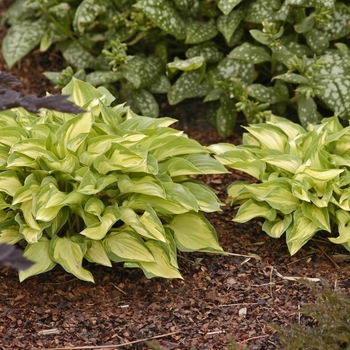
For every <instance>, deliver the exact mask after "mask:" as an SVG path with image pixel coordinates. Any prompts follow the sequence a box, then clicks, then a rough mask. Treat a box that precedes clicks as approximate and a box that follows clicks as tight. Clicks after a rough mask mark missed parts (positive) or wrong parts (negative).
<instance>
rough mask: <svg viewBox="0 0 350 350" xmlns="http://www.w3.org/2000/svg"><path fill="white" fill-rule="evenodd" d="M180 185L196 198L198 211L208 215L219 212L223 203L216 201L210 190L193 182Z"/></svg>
mask: <svg viewBox="0 0 350 350" xmlns="http://www.w3.org/2000/svg"><path fill="white" fill-rule="evenodd" d="M181 184H182V186H185V187H186V188H187V189H188V190H189V191H190V192H191V193H192V194H193V195H194V196H195V197H196V200H197V203H198V206H199V209H200V210H202V211H204V212H208V213H211V212H213V211H220V210H221V209H220V205H223V203H221V202H220V201H219V200H218V198H217V197H216V195H215V193H214V192H213V190H212V189H211V188H209V187H206V186H205V185H203V184H202V183H200V182H195V181H194V180H192V181H186V182H182V183H181Z"/></svg>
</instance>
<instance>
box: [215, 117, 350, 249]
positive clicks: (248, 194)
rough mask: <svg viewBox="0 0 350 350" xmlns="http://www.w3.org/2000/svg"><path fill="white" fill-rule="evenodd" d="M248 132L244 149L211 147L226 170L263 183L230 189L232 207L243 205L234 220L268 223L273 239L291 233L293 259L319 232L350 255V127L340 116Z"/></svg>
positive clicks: (276, 123)
mask: <svg viewBox="0 0 350 350" xmlns="http://www.w3.org/2000/svg"><path fill="white" fill-rule="evenodd" d="M246 129H247V131H248V133H245V134H244V136H243V144H242V145H239V146H235V145H232V144H224V143H223V144H216V145H212V146H210V147H209V148H210V150H211V151H213V152H215V153H216V158H217V159H218V160H220V161H221V162H222V163H223V164H224V165H226V166H228V167H231V168H233V169H237V170H241V171H243V172H245V173H247V174H249V175H251V176H252V177H254V178H255V179H256V180H257V181H258V182H257V183H251V184H250V183H246V182H243V181H238V182H235V183H233V184H231V185H230V187H229V188H228V194H229V197H230V201H231V204H232V205H237V206H239V210H238V212H237V215H236V216H235V217H234V219H233V220H234V221H236V222H241V223H243V222H247V221H249V220H252V219H254V218H262V219H263V221H264V223H263V226H262V229H263V231H265V232H266V233H267V234H268V235H270V236H271V237H274V238H279V237H281V236H282V235H283V234H284V233H285V237H286V242H287V245H288V248H289V251H290V253H291V254H295V253H296V252H297V251H298V250H299V249H300V248H301V247H302V246H303V245H304V244H305V243H306V242H307V241H308V240H310V239H311V238H312V237H313V236H314V235H315V233H316V232H318V231H325V232H328V233H329V240H330V241H331V242H333V243H337V244H342V245H343V246H344V247H345V248H346V249H347V250H349V251H350V230H349V224H350V153H349V147H350V144H349V142H350V127H343V126H342V124H341V123H340V122H339V119H338V117H336V116H334V117H330V118H325V119H323V120H322V123H320V124H315V125H312V124H310V125H309V127H308V128H307V129H304V128H303V127H302V126H301V125H299V124H295V123H293V122H291V121H288V120H287V119H284V118H280V117H276V116H270V117H269V118H268V119H267V122H266V123H260V124H255V125H251V126H249V127H246Z"/></svg>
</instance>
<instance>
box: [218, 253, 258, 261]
mask: <svg viewBox="0 0 350 350" xmlns="http://www.w3.org/2000/svg"><path fill="white" fill-rule="evenodd" d="M225 254H227V255H232V256H241V257H242V258H254V259H256V260H258V261H261V257H260V256H259V255H258V254H253V253H249V255H243V254H235V253H229V252H225Z"/></svg>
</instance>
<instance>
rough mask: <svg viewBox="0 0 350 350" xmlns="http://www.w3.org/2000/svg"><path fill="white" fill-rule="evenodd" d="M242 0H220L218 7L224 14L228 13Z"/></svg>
mask: <svg viewBox="0 0 350 350" xmlns="http://www.w3.org/2000/svg"><path fill="white" fill-rule="evenodd" d="M241 2H242V0H220V1H219V3H218V7H219V9H220V10H221V12H222V13H223V14H224V15H228V14H229V13H230V12H231V11H232V10H233V9H234V8H235V7H236V6H237V5H238V4H239V3H241Z"/></svg>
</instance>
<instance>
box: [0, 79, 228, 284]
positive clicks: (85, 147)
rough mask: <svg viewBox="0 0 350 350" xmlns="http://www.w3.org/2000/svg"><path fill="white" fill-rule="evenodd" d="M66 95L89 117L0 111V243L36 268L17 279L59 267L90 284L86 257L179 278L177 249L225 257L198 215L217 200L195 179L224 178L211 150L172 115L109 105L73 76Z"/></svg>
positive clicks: (214, 207)
mask: <svg viewBox="0 0 350 350" xmlns="http://www.w3.org/2000/svg"><path fill="white" fill-rule="evenodd" d="M63 93H64V94H68V95H70V96H71V100H72V101H73V102H74V103H75V104H77V105H78V106H80V107H81V108H82V109H83V110H85V112H83V113H79V114H73V113H64V112H57V111H52V110H47V109H43V110H41V111H40V113H31V112H28V111H26V110H25V109H23V108H14V109H11V110H5V111H2V112H0V126H1V130H0V134H1V135H0V206H1V208H0V209H1V210H0V243H9V244H15V243H17V242H22V243H23V245H25V251H24V256H25V257H26V258H28V259H30V260H33V261H34V262H35V264H34V265H33V266H32V267H30V268H29V269H27V270H25V271H20V272H19V277H20V280H21V281H23V280H24V279H26V278H27V277H29V276H32V275H35V274H39V273H43V272H46V271H49V270H51V269H52V268H53V267H54V266H55V265H56V264H59V265H61V266H62V267H63V268H64V269H65V270H66V271H68V272H70V273H72V274H74V275H75V276H76V277H78V278H80V279H82V280H85V281H93V276H92V275H91V273H90V272H89V271H88V270H86V269H85V268H84V267H83V259H86V260H87V261H90V262H94V263H97V264H101V265H105V266H111V261H114V262H124V265H125V267H138V268H141V269H142V270H143V271H144V273H145V275H146V276H147V277H149V278H151V277H155V276H157V277H164V278H181V275H180V272H179V270H178V265H177V249H179V250H181V251H203V252H211V253H220V252H222V248H221V247H220V246H219V244H218V240H217V236H216V232H215V230H214V228H213V227H212V226H211V225H210V223H209V222H208V221H207V219H206V218H205V217H204V215H203V214H201V213H200V211H204V212H212V211H218V210H220V205H221V204H222V203H220V201H219V200H218V198H217V197H216V195H215V193H214V192H213V190H212V189H210V188H209V187H207V186H205V185H204V184H202V183H200V182H198V181H196V180H195V179H193V175H197V174H210V173H225V172H226V169H225V168H224V166H223V165H222V164H221V163H220V162H218V161H217V160H215V159H213V158H212V157H211V156H210V152H209V150H208V149H206V148H205V147H203V146H201V145H200V144H199V143H198V142H197V141H195V140H191V139H189V138H188V137H187V136H186V135H184V134H183V133H182V132H181V131H177V130H175V129H173V128H169V127H168V126H169V125H171V124H172V123H173V122H174V120H173V119H170V118H163V119H153V118H147V117H142V116H138V115H136V114H134V113H133V112H132V111H131V110H130V108H129V107H125V106H124V105H116V106H114V107H111V106H110V104H111V102H112V101H113V100H114V97H113V96H112V95H111V94H110V93H109V92H108V91H107V90H106V89H104V88H99V89H96V88H94V87H93V86H91V85H89V84H87V83H85V82H83V81H80V80H77V79H73V80H72V81H71V82H70V83H69V84H68V85H67V86H66V87H65V88H64V89H63Z"/></svg>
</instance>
